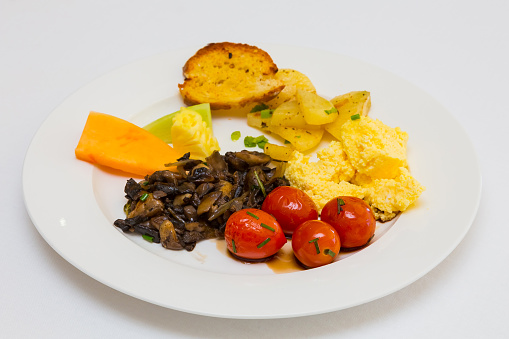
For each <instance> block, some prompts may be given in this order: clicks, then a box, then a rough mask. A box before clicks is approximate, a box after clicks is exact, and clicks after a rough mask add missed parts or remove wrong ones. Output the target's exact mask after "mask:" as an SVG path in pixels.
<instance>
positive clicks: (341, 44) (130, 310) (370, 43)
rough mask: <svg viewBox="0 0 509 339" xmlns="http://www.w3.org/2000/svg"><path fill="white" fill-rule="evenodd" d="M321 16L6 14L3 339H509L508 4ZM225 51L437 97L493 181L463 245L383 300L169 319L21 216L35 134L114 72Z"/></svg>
mask: <svg viewBox="0 0 509 339" xmlns="http://www.w3.org/2000/svg"><path fill="white" fill-rule="evenodd" d="M244 3H245V5H243V4H244ZM309 3H311V2H309ZM313 3H314V4H313V5H310V4H307V3H306V4H304V2H302V4H301V2H299V1H274V0H270V1H265V0H263V1H260V0H258V1H253V2H251V3H249V4H248V3H247V2H240V1H239V2H234V1H230V2H228V1H218V0H216V1H98V0H93V1H58V0H47V1H29V0H26V1H14V0H2V1H0V93H1V94H0V95H1V97H0V138H1V143H0V145H1V146H0V147H1V148H0V150H1V153H0V159H1V161H0V168H1V174H2V177H3V180H2V189H1V194H0V206H1V212H2V213H1V216H2V219H1V221H0V227H1V229H2V231H1V235H2V240H1V245H0V272H1V274H2V276H1V278H0V337H2V338H71V337H72V338H138V337H140V338H142V337H143V338H160V337H161V338H163V337H164V338H200V337H204V338H205V337H207V338H236V337H245V338H251V337H252V338H276V337H291V338H311V337H316V338H337V337H340V336H341V337H347V338H429V337H433V338H507V337H509V321H508V320H509V317H508V315H507V314H508V313H507V306H509V286H508V282H509V264H508V262H509V246H507V239H508V238H509V225H508V223H507V221H505V216H506V214H507V190H508V188H509V185H508V180H507V173H509V161H508V156H507V154H508V150H507V145H508V137H507V135H508V132H507V130H508V126H509V119H508V115H509V111H508V105H507V93H508V90H509V86H508V79H509V66H508V64H509V44H508V41H509V20H508V19H507V15H508V14H509V2H507V1H502V0H501V1H493V0H485V1H439V0H428V1H421V2H417V1H396V0H386V1H313ZM219 41H232V42H245V43H253V44H256V43H257V42H265V43H277V44H279V43H284V44H289V45H296V46H304V47H312V48H318V49H322V50H327V51H332V52H337V53H341V54H347V55H350V56H353V57H355V58H358V59H361V60H364V61H367V62H369V63H372V64H375V65H378V66H380V67H382V68H384V69H386V70H389V71H391V72H393V73H395V74H398V75H400V76H402V77H403V78H405V79H407V80H409V81H410V82H412V83H414V84H415V85H417V86H419V87H420V88H422V89H423V90H424V91H426V92H428V93H430V94H431V95H432V96H434V97H435V98H436V99H438V100H439V101H440V102H441V103H442V104H443V105H444V106H445V107H446V108H447V109H448V110H449V111H450V112H451V114H452V115H453V116H454V117H455V118H456V119H457V120H458V122H459V123H460V124H461V125H462V126H463V127H464V129H465V130H466V132H467V133H468V134H469V136H470V138H471V139H472V141H473V144H474V146H475V149H476V151H477V152H478V157H479V161H480V163H481V169H482V173H483V190H482V200H481V205H480V207H479V211H478V214H477V217H476V219H475V221H474V223H473V224H472V226H471V229H470V231H469V232H468V234H467V235H466V237H465V238H464V239H463V241H462V242H461V243H460V244H459V246H458V247H457V248H456V249H455V250H454V251H453V252H452V253H451V255H450V256H449V257H447V258H446V259H445V260H444V261H443V262H442V263H441V264H440V265H438V266H437V267H436V268H435V269H433V270H432V271H431V272H430V273H428V274H427V275H425V276H424V277H423V278H421V279H419V280H418V281H416V282H415V283H413V284H411V285H410V286H408V287H406V288H404V289H402V290H400V291H398V292H396V293H393V294H391V295H389V296H386V297H384V298H381V299H378V300H375V301H372V302H370V303H367V304H363V305H360V306H357V307H353V308H350V309H346V310H342V311H338V312H333V313H328V314H322V315H316V316H310V317H301V318H292V319H278V320H230V319H218V318H208V317H204V316H197V315H192V314H186V313H181V312H178V311H174V310H170V309H165V308H162V307H159V306H155V305H152V304H149V303H146V302H143V301H140V300H137V299H135V298H132V297H129V296H127V295H124V294H122V293H121V292H118V291H116V290H113V289H111V288H109V287H107V286H105V285H103V284H101V283H99V282H97V281H95V280H94V279H92V278H90V277H89V276H87V275H85V274H84V273H82V272H81V271H79V270H78V269H76V268H75V267H74V266H72V265H71V264H69V263H68V262H67V261H66V260H64V259H63V258H62V257H60V256H59V255H58V254H57V253H56V252H55V251H54V250H53V249H52V248H51V247H50V246H49V245H48V244H47V243H46V242H45V241H44V240H43V238H42V237H41V236H40V234H39V233H38V231H37V230H36V228H35V227H34V225H33V223H32V222H31V220H30V218H29V216H28V214H27V211H26V209H25V207H24V203H23V194H22V190H21V184H22V182H21V172H22V165H23V159H24V156H25V153H26V151H27V148H28V146H29V144H30V141H31V139H32V137H33V136H34V134H35V133H36V131H37V129H38V128H39V126H40V125H41V124H42V122H43V121H44V120H45V119H46V118H47V117H48V115H49V114H50V112H51V111H52V110H53V109H54V108H55V107H56V106H58V105H59V104H60V103H61V102H62V101H63V100H64V99H65V98H66V97H67V96H69V95H70V94H72V93H73V92H75V91H76V90H78V89H79V88H80V87H82V86H84V85H86V84H87V83H88V82H90V81H92V80H93V79H95V78H97V77H98V76H100V75H102V74H104V73H106V72H108V71H111V70H113V69H115V68H117V67H119V66H122V65H125V64H128V63H130V62H132V61H135V60H138V59H141V58H143V57H147V56H151V55H153V54H156V53H159V52H162V51H167V50H177V49H181V48H187V47H190V46H196V45H205V44H207V43H209V42H219ZM437 123H440V122H439V121H437ZM437 165H439V164H437ZM465 185H468V183H465ZM437 236H440V235H439V234H437ZM432 248H433V244H430V251H431V250H432Z"/></svg>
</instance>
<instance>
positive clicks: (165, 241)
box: [159, 220, 183, 250]
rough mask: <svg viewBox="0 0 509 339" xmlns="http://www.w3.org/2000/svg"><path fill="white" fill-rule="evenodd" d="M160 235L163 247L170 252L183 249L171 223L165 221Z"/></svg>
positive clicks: (160, 229)
mask: <svg viewBox="0 0 509 339" xmlns="http://www.w3.org/2000/svg"><path fill="white" fill-rule="evenodd" d="M159 234H160V237H161V245H163V247H164V248H167V249H169V250H181V249H183V247H182V245H181V244H180V242H179V240H178V237H177V232H175V228H174V227H173V224H172V223H171V221H169V220H165V221H163V223H162V224H161V225H160V226H159Z"/></svg>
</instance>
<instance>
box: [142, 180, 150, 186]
mask: <svg viewBox="0 0 509 339" xmlns="http://www.w3.org/2000/svg"><path fill="white" fill-rule="evenodd" d="M148 184H149V182H148V181H144V182H142V183H141V185H142V186H147V185H148Z"/></svg>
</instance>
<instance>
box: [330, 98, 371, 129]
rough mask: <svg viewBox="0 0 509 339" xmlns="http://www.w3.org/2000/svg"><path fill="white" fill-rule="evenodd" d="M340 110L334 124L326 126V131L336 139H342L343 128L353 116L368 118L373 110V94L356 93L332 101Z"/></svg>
mask: <svg viewBox="0 0 509 339" xmlns="http://www.w3.org/2000/svg"><path fill="white" fill-rule="evenodd" d="M331 102H332V104H333V105H334V107H336V109H337V110H338V114H339V115H338V118H337V119H336V120H334V121H333V122H331V123H329V124H327V125H324V127H325V130H326V131H327V132H329V133H330V134H332V135H333V136H334V137H335V138H336V139H339V138H340V135H341V126H343V124H344V123H345V122H346V121H348V120H349V119H350V117H351V116H352V115H355V114H359V115H360V116H366V115H368V113H369V109H370V108H371V94H370V93H369V92H368V91H354V92H349V93H346V94H343V95H338V96H337V97H335V98H333V99H332V100H331Z"/></svg>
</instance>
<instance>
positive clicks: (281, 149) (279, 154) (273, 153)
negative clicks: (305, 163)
mask: <svg viewBox="0 0 509 339" xmlns="http://www.w3.org/2000/svg"><path fill="white" fill-rule="evenodd" d="M263 151H264V153H265V154H267V155H268V156H270V157H271V158H272V159H275V160H279V161H288V160H290V157H291V155H292V152H293V151H294V150H293V148H291V147H287V146H279V145H274V144H270V143H266V144H265V147H264V149H263Z"/></svg>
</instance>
